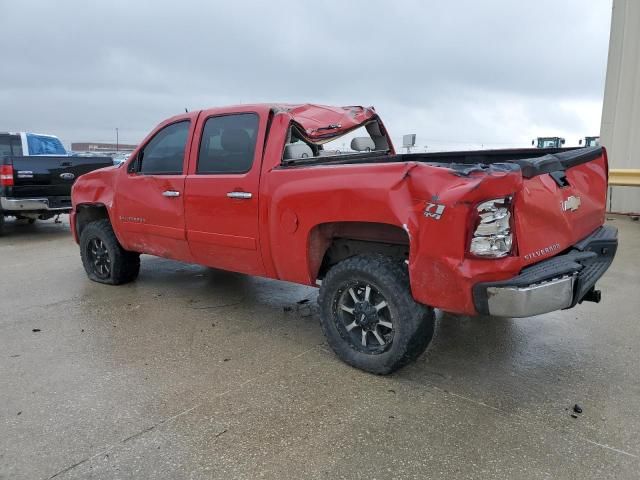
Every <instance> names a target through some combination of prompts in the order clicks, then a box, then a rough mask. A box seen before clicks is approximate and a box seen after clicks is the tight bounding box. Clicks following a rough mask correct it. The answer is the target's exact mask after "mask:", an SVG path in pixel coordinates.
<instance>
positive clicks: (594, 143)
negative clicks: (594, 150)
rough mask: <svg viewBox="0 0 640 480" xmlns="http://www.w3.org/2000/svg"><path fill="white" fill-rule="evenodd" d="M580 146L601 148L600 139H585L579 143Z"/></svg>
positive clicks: (594, 137)
mask: <svg viewBox="0 0 640 480" xmlns="http://www.w3.org/2000/svg"><path fill="white" fill-rule="evenodd" d="M578 144H579V145H581V146H584V147H599V146H600V137H599V136H597V137H596V136H593V137H584V139H582V138H581V139H580V141H579V142H578Z"/></svg>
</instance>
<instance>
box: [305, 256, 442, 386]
mask: <svg viewBox="0 0 640 480" xmlns="http://www.w3.org/2000/svg"><path fill="white" fill-rule="evenodd" d="M318 303H319V304H320V311H321V316H320V318H321V320H320V322H321V325H322V330H323V331H324V334H325V336H326V338H327V341H328V343H329V346H330V347H331V348H332V349H333V351H334V352H335V353H336V354H337V355H338V356H339V357H340V358H341V359H342V360H343V361H345V362H346V363H348V364H349V365H352V366H354V367H356V368H360V369H362V370H366V371H368V372H371V373H375V374H380V375H383V374H388V373H391V372H393V371H395V370H397V369H398V368H400V367H402V366H403V365H405V364H406V363H408V362H410V361H412V360H414V359H415V358H417V357H418V356H419V355H420V354H422V353H423V352H424V350H425V349H426V348H427V346H428V345H429V342H430V341H431V338H432V337H433V329H434V323H435V316H434V313H433V309H432V308H430V307H426V306H424V305H421V304H419V303H417V302H416V301H415V300H414V299H413V297H412V296H411V290H410V287H409V275H408V272H407V269H406V267H405V265H403V264H402V263H401V262H399V261H398V260H395V259H392V258H389V257H384V256H379V255H375V256H374V255H372V256H368V255H367V256H355V257H350V258H348V259H346V260H343V261H342V262H340V263H338V264H337V265H335V266H334V267H332V268H331V270H329V272H328V273H327V275H326V277H325V278H324V280H323V282H322V286H321V288H320V296H319V297H318Z"/></svg>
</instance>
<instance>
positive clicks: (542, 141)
mask: <svg viewBox="0 0 640 480" xmlns="http://www.w3.org/2000/svg"><path fill="white" fill-rule="evenodd" d="M564 143H565V140H564V138H562V137H538V138H536V139H535V140H531V145H535V147H536V148H562V147H563V146H564Z"/></svg>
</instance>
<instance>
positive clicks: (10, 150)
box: [0, 135, 22, 157]
mask: <svg viewBox="0 0 640 480" xmlns="http://www.w3.org/2000/svg"><path fill="white" fill-rule="evenodd" d="M10 155H13V156H16V157H19V156H21V155H22V142H21V141H20V136H19V135H0V157H4V156H10Z"/></svg>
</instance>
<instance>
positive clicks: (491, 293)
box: [487, 275, 575, 317]
mask: <svg viewBox="0 0 640 480" xmlns="http://www.w3.org/2000/svg"><path fill="white" fill-rule="evenodd" d="M574 280H575V276H573V275H572V276H570V277H564V278H559V279H555V280H550V281H548V282H543V283H540V284H537V285H531V286H528V287H522V288H518V287H488V288H487V302H488V304H489V314H490V315H495V316H498V317H531V316H533V315H539V314H541V313H547V312H553V311H555V310H562V309H563V308H569V307H570V306H571V303H572V302H573V284H574Z"/></svg>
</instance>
